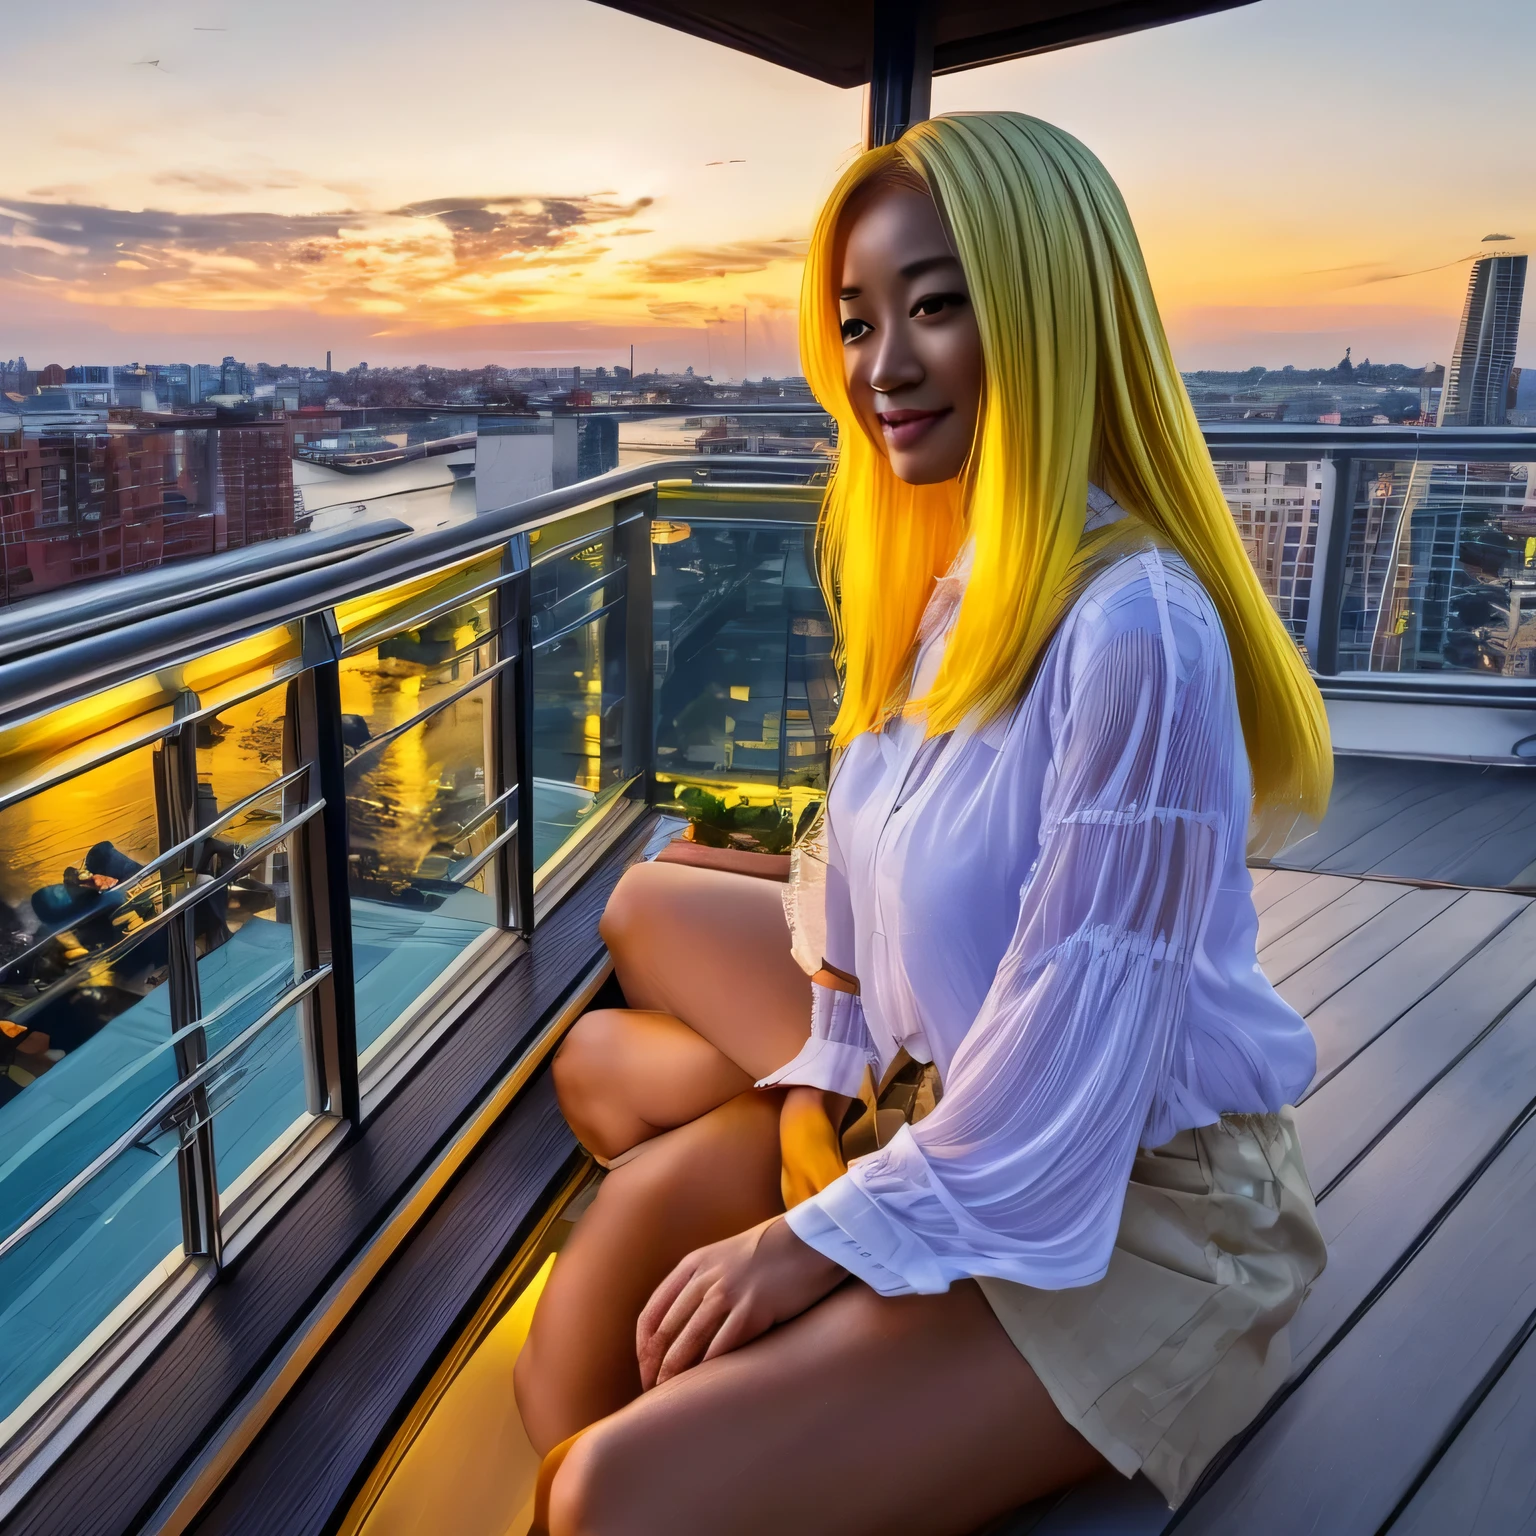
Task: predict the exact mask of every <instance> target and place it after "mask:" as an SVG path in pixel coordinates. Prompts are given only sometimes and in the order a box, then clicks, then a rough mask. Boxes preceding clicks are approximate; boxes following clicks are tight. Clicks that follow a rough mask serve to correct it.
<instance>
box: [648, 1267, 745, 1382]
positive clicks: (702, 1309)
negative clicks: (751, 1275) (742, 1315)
mask: <svg viewBox="0 0 1536 1536" xmlns="http://www.w3.org/2000/svg"><path fill="white" fill-rule="evenodd" d="M730 1315H731V1303H730V1301H729V1299H728V1298H727V1297H726V1296H725V1295H724V1294H723V1293H722V1290H721V1288H720V1287H719V1286H718V1285H712V1286H710V1287H709V1289H708V1290H706V1291H705V1292H704V1294H703V1295H702V1296H700V1297H699V1298H698V1299H697V1305H696V1306H695V1307H694V1309H693V1312H692V1315H691V1316H689V1318H688V1319H687V1321H686V1322H684V1324H683V1326H682V1327H681V1328H680V1329H679V1330H678V1333H677V1337H676V1338H674V1339H673V1341H672V1344H671V1346H670V1347H669V1348H668V1350H667V1352H666V1354H665V1355H664V1356H663V1357H662V1360H661V1366H660V1369H658V1371H657V1372H656V1385H657V1386H658V1387H659V1386H660V1385H661V1384H662V1382H664V1381H669V1380H670V1379H671V1378H672V1377H674V1376H681V1375H682V1373H683V1372H684V1371H686V1370H688V1369H689V1367H690V1366H695V1365H697V1364H698V1363H699V1361H700V1360H702V1359H703V1358H704V1354H705V1351H706V1350H707V1349H708V1348H709V1347H710V1342H711V1340H713V1339H714V1337H715V1334H716V1333H717V1332H718V1331H719V1329H720V1325H721V1324H722V1323H724V1322H725V1321H726V1319H727V1318H729V1317H730Z"/></svg>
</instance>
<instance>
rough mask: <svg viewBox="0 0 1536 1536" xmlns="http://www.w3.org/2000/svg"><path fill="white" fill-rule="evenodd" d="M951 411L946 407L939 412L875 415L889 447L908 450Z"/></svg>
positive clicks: (888, 412)
mask: <svg viewBox="0 0 1536 1536" xmlns="http://www.w3.org/2000/svg"><path fill="white" fill-rule="evenodd" d="M953 409H954V407H953V406H948V405H946V406H945V407H944V408H943V410H939V411H879V412H877V413H876V415H877V416H878V418H879V422H880V426H881V428H882V429H883V430H884V432H885V440H886V442H888V443H889V444H890V445H891V447H893V448H910V447H912V446H913V444H914V443H916V442H917V441H918V440H919V439H920V438H922V437H924V436H925V435H926V434H927V433H928V431H929V430H930V428H932V427H933V426H934V425H935V424H936V423H938V422H940V421H942V420H943V419H944V418H945V417H946V416H948V415H949V414H950V412H951V411H952V410H953Z"/></svg>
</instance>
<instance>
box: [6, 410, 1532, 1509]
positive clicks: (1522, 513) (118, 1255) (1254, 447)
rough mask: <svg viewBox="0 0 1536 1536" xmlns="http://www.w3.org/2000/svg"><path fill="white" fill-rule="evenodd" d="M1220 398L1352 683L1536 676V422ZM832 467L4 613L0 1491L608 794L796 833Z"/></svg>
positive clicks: (1305, 605) (1233, 467)
mask: <svg viewBox="0 0 1536 1536" xmlns="http://www.w3.org/2000/svg"><path fill="white" fill-rule="evenodd" d="M1209 439H1210V443H1211V449H1212V454H1213V458H1214V459H1215V460H1216V462H1217V468H1218V475H1219V476H1220V478H1221V480H1222V483H1223V486H1224V488H1225V490H1226V493H1227V496H1228V499H1229V501H1230V502H1231V504H1232V506H1233V510H1234V515H1235V516H1236V517H1237V519H1238V522H1239V527H1240V529H1241V531H1242V533H1243V537H1244V539H1245V541H1246V542H1247V545H1248V548H1249V551H1250V555H1251V557H1252V558H1253V559H1254V561H1255V564H1256V567H1257V568H1258V569H1259V572H1260V576H1261V578H1262V580H1263V581H1264V584H1265V587H1266V590H1267V591H1268V592H1269V593H1270V595H1271V598H1272V600H1274V601H1275V603H1276V606H1277V608H1278V609H1279V611H1280V613H1281V615H1282V617H1283V618H1284V619H1285V620H1286V622H1287V623H1288V624H1289V626H1290V628H1291V631H1292V633H1293V634H1294V635H1295V637H1296V639H1297V641H1298V643H1301V644H1304V645H1305V646H1306V647H1307V649H1308V651H1309V653H1310V654H1311V656H1312V657H1313V658H1314V660H1315V664H1316V670H1317V671H1318V673H1319V674H1320V676H1321V678H1322V680H1323V682H1324V685H1325V690H1326V691H1328V692H1329V693H1330V694H1332V695H1334V696H1335V697H1338V698H1350V697H1354V696H1369V697H1372V698H1377V697H1390V698H1398V697H1401V696H1402V695H1403V692H1404V690H1405V689H1406V690H1407V691H1408V692H1409V693H1417V694H1422V695H1423V696H1425V697H1426V698H1429V699H1433V700H1436V701H1440V702H1444V701H1447V700H1449V701H1452V702H1456V701H1464V700H1466V699H1469V698H1475V699H1479V700H1484V701H1486V700H1488V699H1490V698H1493V699H1495V700H1496V701H1499V702H1501V703H1502V702H1504V701H1508V702H1509V703H1510V704H1511V705H1512V706H1514V705H1524V704H1526V703H1527V701H1536V678H1533V677H1532V676H1531V672H1530V663H1529V661H1528V659H1527V658H1529V657H1530V656H1531V655H1532V654H1533V653H1536V629H1532V628H1530V625H1531V622H1532V620H1536V613H1533V614H1532V616H1531V619H1528V618H1527V617H1526V610H1525V608H1524V607H1523V604H1524V603H1525V601H1526V598H1525V593H1526V591H1527V589H1529V590H1530V591H1532V592H1536V505H1533V503H1532V500H1531V497H1530V493H1529V491H1528V489H1527V488H1528V486H1529V485H1530V481H1529V479H1528V478H1527V475H1526V472H1525V469H1526V465H1527V464H1528V463H1536V433H1526V432H1486V433H1483V432H1461V433H1445V432H1412V431H1400V430H1374V429H1360V430H1340V429H1313V428H1297V429H1291V428H1265V429H1263V430H1247V429H1241V428H1230V427H1223V428H1213V429H1212V430H1211V431H1210V433H1209ZM1448 466H1449V467H1448ZM824 471H825V461H824V460H817V459H814V458H806V459H790V458H774V459H767V460H754V459H750V458H746V457H734V456H732V457H726V458H719V457H703V456H700V457H697V458H689V459H679V460H675V461H671V462H666V463H657V464H651V465H646V466H643V467H637V468H635V469H630V470H623V471H618V472H616V473H613V474H609V475H606V476H603V477H601V478H600V479H597V480H594V481H589V482H586V483H583V484H580V485H576V486H572V487H570V488H568V489H566V490H563V491H559V492H555V493H552V494H550V495H547V496H543V497H540V498H537V499H536V500H534V501H531V502H527V503H523V504H522V505H519V506H516V507H512V508H509V509H507V510H505V511H503V512H499V513H494V514H488V515H485V516H482V517H480V518H477V519H476V520H475V521H474V522H473V523H470V524H465V525H460V526H456V527H452V528H447V529H441V530H436V531H434V532H430V533H424V534H422V533H418V534H412V535H403V536H398V537H392V538H391V539H390V540H389V541H388V542H385V543H383V544H375V543H373V542H372V541H368V542H367V543H366V544H365V546H364V547H362V548H361V549H358V550H353V551H350V552H344V553H341V554H339V555H338V556H337V558H335V559H334V560H332V561H331V562H329V563H323V564H307V565H302V567H296V566H295V565H294V564H292V561H293V559H294V550H293V548H286V549H285V548H284V547H277V548H275V549H274V550H273V551H272V563H271V564H267V563H265V562H263V561H262V560H261V559H259V558H256V554H255V552H247V554H246V555H245V556H243V557H242V561H243V563H242V565H241V566H240V567H239V568H238V569H235V570H232V571H230V572H229V573H228V579H227V580H226V581H225V582H224V583H223V584H222V586H221V588H220V590H217V591H214V592H211V593H206V592H205V593H199V592H198V591H196V590H194V589H189V588H188V587H187V586H186V584H185V583H184V582H183V581H182V580H181V578H180V577H178V576H177V575H175V574H174V573H173V572H164V573H160V574H159V575H158V576H157V577H156V578H155V580H154V581H140V582H138V583H137V584H135V585H132V586H131V587H129V586H126V585H125V586H124V587H123V588H122V589H121V591H122V593H123V594H124V595H123V597H122V598H121V599H120V600H119V602H118V603H117V604H116V605H115V607H114V606H109V605H106V604H94V605H86V607H85V609H84V610H83V611H75V612H72V611H71V610H69V609H65V610H62V611H61V614H60V616H59V622H58V624H57V625H55V626H52V627H41V626H38V625H33V626H31V627H30V628H17V629H15V630H14V631H13V632H12V633H11V634H10V635H9V636H0V655H3V656H7V657H8V659H6V660H4V661H3V662H0V700H3V704H0V849H3V850H4V863H3V866H0V902H3V905H0V1061H3V1063H4V1065H3V1067H0V1072H3V1076H0V1098H3V1102H0V1159H3V1162H0V1295H3V1297H4V1298H5V1299H4V1301H3V1302H0V1310H3V1327H0V1339H3V1340H4V1343H3V1344H0V1512H3V1509H4V1507H5V1502H6V1495H5V1493H4V1491H3V1490H4V1488H5V1486H6V1484H7V1483H8V1482H12V1481H13V1480H14V1479H15V1477H16V1474H17V1472H18V1470H19V1469H20V1468H21V1467H22V1466H23V1464H24V1463H25V1462H26V1459H27V1458H28V1457H30V1456H33V1455H34V1454H35V1453H36V1452H37V1449H38V1447H39V1446H41V1445H45V1444H49V1443H51V1441H50V1437H53V1440H57V1438H58V1437H59V1435H60V1434H61V1433H62V1432H63V1430H64V1427H65V1426H68V1425H78V1423H79V1422H80V1420H81V1415H82V1414H83V1413H86V1412H87V1410H88V1406H89V1403H90V1402H91V1401H92V1400H93V1399H92V1394H93V1392H95V1391H96V1390H97V1389H98V1388H99V1387H100V1385H101V1382H102V1381H103V1380H104V1379H105V1376H106V1374H108V1373H110V1372H111V1371H113V1370H120V1369H122V1368H123V1362H124V1361H127V1360H131V1359H132V1358H136V1352H142V1351H143V1350H144V1349H147V1348H149V1347H152V1345H153V1343H154V1341H155V1339H156V1338H157V1337H159V1336H160V1335H161V1334H162V1333H163V1331H164V1330H165V1329H167V1328H168V1327H170V1326H172V1325H173V1324H174V1322H175V1320H176V1318H178V1317H179V1316H181V1315H183V1314H184V1312H185V1309H186V1308H187V1306H189V1305H190V1302H191V1299H192V1298H194V1297H195V1296H196V1295H197V1294H198V1293H199V1291H200V1290H201V1289H202V1288H203V1287H205V1286H206V1285H208V1284H210V1283H211V1282H212V1280H213V1278H214V1276H215V1275H216V1273H217V1271H218V1269H219V1267H220V1266H221V1264H223V1263H225V1262H227V1261H228V1260H229V1259H230V1258H231V1257H232V1256H233V1255H235V1254H237V1253H238V1252H239V1251H240V1250H241V1249H242V1248H244V1247H245V1246H247V1245H248V1244H249V1243H250V1242H251V1240H252V1238H253V1236H254V1235H255V1234H256V1233H257V1232H259V1231H260V1230H261V1229H262V1227H263V1226H264V1225H265V1224H266V1223H267V1222H268V1221H270V1220H271V1219H272V1216H273V1215H274V1213H275V1212H276V1211H277V1210H278V1209H279V1208H280V1207H281V1204H282V1202H283V1200H284V1199H285V1198H286V1197H287V1193H288V1192H291V1191H292V1190H294V1189H296V1188H298V1187H299V1186H300V1185H301V1184H302V1182H303V1180H304V1179H305V1178H306V1177H307V1176H308V1174H309V1173H310V1172H311V1171H312V1170H313V1169H314V1168H315V1167H316V1166H318V1163H319V1162H320V1161H321V1160H323V1159H324V1158H325V1157H327V1156H328V1155H329V1153H330V1152H331V1151H332V1150H333V1149H334V1147H335V1146H336V1145H337V1141H338V1138H339V1137H341V1136H342V1135H343V1134H345V1132H346V1130H347V1128H348V1127H350V1126H356V1125H358V1124H362V1123H366V1121H367V1119H368V1117H369V1114H370V1113H371V1111H372V1109H373V1107H374V1106H375V1105H377V1104H378V1103H380V1102H382V1099H383V1097H384V1096H385V1095H386V1094H387V1093H388V1092H389V1091H390V1090H391V1088H392V1086H393V1085H395V1084H397V1083H398V1082H400V1081H401V1079H402V1076H404V1075H406V1074H409V1073H411V1072H412V1071H415V1070H417V1069H418V1068H419V1066H420V1064H421V1063H422V1062H423V1061H424V1060H425V1059H426V1058H427V1057H428V1056H429V1054H430V1053H431V1051H432V1050H433V1047H434V1044H435V1042H436V1041H437V1040H438V1039H439V1038H440V1036H441V1034H442V1032H443V1030H444V1029H446V1028H447V1027H448V1025H449V1024H450V1023H451V1022H452V1020H453V1018H454V1017H455V1009H456V1008H458V1007H459V1006H460V1005H461V1004H462V1001H463V999H464V998H465V997H466V996H467V995H469V994H470V993H471V992H473V991H474V990H475V989H476V988H477V987H478V988H483V986H484V985H486V984H488V982H489V980H491V979H494V978H495V977H496V976H497V975H499V974H501V973H502V972H503V971H504V970H505V969H506V968H507V967H508V966H509V965H510V964H511V963H512V962H513V960H514V959H515V957H516V956H517V954H518V953H519V951H520V948H521V946H522V942H523V938H524V936H526V935H527V934H528V933H529V932H530V931H531V930H532V929H533V928H534V926H535V924H536V923H537V922H538V921H539V920H540V918H541V917H542V916H543V914H544V913H545V912H546V911H547V910H548V909H549V908H550V907H551V906H552V904H553V903H554V902H556V901H557V900H558V899H559V897H560V896H561V894H562V893H563V892H565V891H566V890H568V889H569V888H570V887H571V886H572V885H573V884H574V883H575V882H577V881H578V880H579V879H580V877H581V874H582V872H583V871H584V870H585V869H586V868H588V867H589V866H590V864H591V863H592V861H593V860H594V859H595V858H596V857H597V856H598V855H599V854H600V853H601V852H602V851H603V849H604V848H605V847H606V846H607V845H608V844H609V843H610V842H611V840H612V837H613V836H614V835H616V833H617V832H618V830H619V829H621V828H622V827H623V826H625V825H626V824H627V823H628V822H629V821H630V820H632V819H633V818H634V817H635V816H637V815H639V814H640V813H641V811H642V810H643V809H644V808H645V807H646V806H648V805H651V806H657V805H660V806H671V807H677V806H679V805H680V804H681V805H683V806H685V807H687V808H690V809H691V810H692V811H693V812H694V813H695V814H702V816H703V824H702V825H701V827H700V829H699V835H700V836H701V837H703V838H705V839H706V840H719V841H731V840H733V839H734V840H736V841H738V842H745V843H747V844H749V845H753V846H760V847H774V846H779V845H781V844H782V841H783V839H784V838H785V837H786V836H787V829H788V828H790V827H792V826H793V825H794V824H795V823H796V822H797V820H798V819H799V817H800V815H801V814H802V812H803V810H804V808H805V806H806V805H807V803H809V802H810V801H812V800H814V799H815V798H816V797H817V796H819V795H820V794H821V793H822V792H823V791H824V789H825V783H826V774H827V761H828V759H827V741H828V732H829V728H830V724H831V718H832V714H833V712H834V708H835V693H836V682H835V678H834V676H833V673H832V667H831V660H830V645H831V634H830V625H829V623H828V619H827V614H826V610H825V607H824V605H823V603H822V600H821V596H820V593H819V590H818V588H817V585H816V581H815V576H814V559H813V553H814V552H813V546H812V540H813V536H814V524H815V518H816V512H817V506H818V502H819V496H820V491H819V489H818V486H817V483H816V482H817V481H818V480H819V478H820V477H821V476H822V475H823V474H824ZM1528 521H1529V524H1530V532H1529V534H1527V533H1526V532H1525V529H1526V526H1527V522H1528ZM390 531H391V533H397V532H398V530H390ZM1531 601H1532V604H1533V607H1536V598H1533V599H1532V600H1531ZM1469 637H1470V638H1469ZM1505 750H1506V751H1507V750H1508V749H1505ZM1508 760H1509V761H1511V762H1514V763H1518V762H1519V761H1520V758H1519V757H1518V755H1512V756H1510V757H1509V759H1508ZM690 789H696V790H698V791H701V792H702V794H700V795H689V794H688V791H689V790H690ZM680 797H681V798H680ZM710 804H712V805H714V806H716V807H717V808H719V811H720V812H721V813H723V814H716V815H715V819H714V820H711V819H710V814H709V813H700V812H699V807H700V806H701V805H710Z"/></svg>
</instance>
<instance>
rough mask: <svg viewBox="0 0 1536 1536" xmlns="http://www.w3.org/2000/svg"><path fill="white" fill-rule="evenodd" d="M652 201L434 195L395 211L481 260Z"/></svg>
mask: <svg viewBox="0 0 1536 1536" xmlns="http://www.w3.org/2000/svg"><path fill="white" fill-rule="evenodd" d="M650 205H651V199H650V198H648V197H642V198H640V199H639V200H638V201H636V202H633V203H616V202H614V201H612V200H611V199H610V198H607V197H604V196H601V195H598V196H588V197H517V198H511V197H435V198H432V199H430V200H429V201H427V202H422V203H407V204H406V205H405V207H403V208H396V209H394V210H393V213H394V216H395V217H397V218H404V219H435V220H436V221H437V222H438V223H440V224H442V225H444V226H445V227H446V228H447V229H449V230H450V231H452V233H453V244H454V252H455V254H456V255H457V257H458V258H459V260H460V261H463V262H472V261H484V260H487V259H495V258H497V257H503V256H509V255H521V254H524V253H526V252H529V251H546V250H552V249H553V248H555V247H556V246H560V245H564V244H566V243H567V242H568V241H569V240H570V239H571V236H572V234H573V232H574V231H576V230H579V229H582V228H584V227H586V226H588V225H591V224H611V223H613V222H615V221H616V220H619V219H632V218H633V217H634V216H635V214H636V213H638V212H639V211H640V210H641V209H642V208H649V207H650Z"/></svg>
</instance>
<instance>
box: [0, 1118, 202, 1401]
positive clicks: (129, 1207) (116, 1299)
mask: <svg viewBox="0 0 1536 1536" xmlns="http://www.w3.org/2000/svg"><path fill="white" fill-rule="evenodd" d="M7 1107H13V1106H7ZM164 1141H165V1144H164V1145H161V1144H159V1143H149V1142H146V1143H145V1144H142V1145H136V1146H134V1147H131V1148H129V1150H128V1151H127V1152H126V1153H124V1154H123V1155H122V1156H121V1157H119V1158H117V1159H116V1160H115V1161H114V1162H112V1163H111V1164H110V1165H109V1166H108V1167H107V1168H106V1169H104V1170H103V1171H102V1172H101V1173H100V1174H98V1175H97V1176H96V1177H95V1178H94V1179H92V1180H91V1181H90V1182H89V1183H88V1184H86V1185H85V1186H84V1187H83V1188H82V1189H80V1190H79V1191H77V1192H76V1193H75V1194H74V1195H73V1196H71V1198H70V1199H69V1200H68V1201H66V1202H65V1203H64V1205H63V1206H62V1207H61V1208H60V1209H59V1210H58V1211H57V1212H55V1214H54V1215H52V1216H51V1217H49V1218H48V1220H47V1221H45V1222H44V1223H43V1224H42V1225H41V1226H40V1227H39V1228H38V1229H37V1230H36V1231H35V1232H33V1233H31V1234H30V1235H29V1236H27V1237H26V1238H24V1239H23V1240H22V1241H21V1243H19V1244H18V1245H17V1246H16V1247H15V1248H13V1249H12V1250H11V1251H10V1252H9V1253H7V1254H6V1255H5V1256H4V1257H3V1258H0V1418H3V1417H5V1416H6V1415H8V1414H10V1413H11V1412H13V1411H14V1410H15V1409H16V1408H17V1407H18V1405H19V1404H20V1403H21V1402H22V1401H23V1400H24V1399H25V1398H26V1397H27V1395H28V1394H29V1393H30V1392H32V1391H33V1390H34V1389H35V1388H36V1387H37V1386H38V1385H39V1384H40V1383H42V1382H43V1381H44V1380H45V1379H46V1378H47V1376H48V1375H49V1373H50V1372H51V1371H53V1370H55V1369H56V1368H57V1367H58V1366H60V1365H61V1364H63V1363H64V1361H65V1360H66V1359H68V1357H69V1356H70V1354H71V1353H72V1352H73V1351H74V1349H75V1348H76V1346H77V1345H78V1344H79V1343H80V1341H81V1340H82V1339H84V1338H86V1337H87V1336H89V1334H90V1333H91V1332H92V1331H93V1330H94V1329H95V1328H96V1327H98V1326H99V1325H100V1324H101V1323H103V1322H104V1321H105V1320H106V1319H107V1318H108V1317H110V1316H111V1314H112V1313H113V1312H114V1311H115V1310H116V1309H117V1307H118V1306H120V1305H121V1304H122V1303H123V1302H124V1301H125V1300H126V1299H127V1298H128V1297H129V1296H130V1295H131V1294H132V1293H133V1291H134V1290H135V1289H136V1288H137V1287H138V1286H139V1284H140V1283H141V1282H142V1281H143V1280H144V1278H145V1277H146V1276H147V1275H150V1274H152V1273H153V1272H154V1271H155V1270H156V1269H157V1268H158V1267H159V1266H161V1265H167V1266H168V1267H169V1266H174V1265H177V1264H179V1263H180V1262H181V1206H180V1202H179V1199H178V1192H177V1180H176V1145H175V1141H174V1138H164ZM6 1145H7V1146H8V1147H9V1146H11V1145H14V1144H13V1143H10V1142H7V1143H6Z"/></svg>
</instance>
